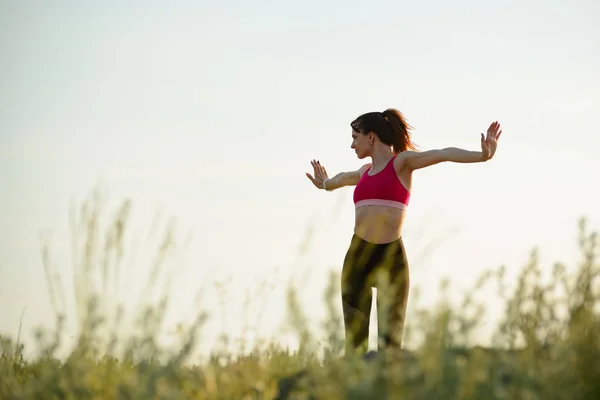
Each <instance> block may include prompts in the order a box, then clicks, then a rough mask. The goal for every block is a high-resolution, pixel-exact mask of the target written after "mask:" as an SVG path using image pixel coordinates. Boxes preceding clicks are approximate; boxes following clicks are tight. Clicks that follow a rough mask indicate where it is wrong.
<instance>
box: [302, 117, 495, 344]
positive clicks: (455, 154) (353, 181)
mask: <svg viewBox="0 0 600 400" xmlns="http://www.w3.org/2000/svg"><path fill="white" fill-rule="evenodd" d="M350 125H351V127H352V145H351V146H350V147H351V148H352V149H354V151H355V152H356V155H357V157H358V158H359V159H364V158H367V157H371V160H372V162H371V163H368V164H365V165H363V166H362V167H361V168H359V169H358V170H356V171H350V172H341V173H339V174H337V175H335V176H334V177H332V178H329V177H328V176H327V171H326V170H325V167H324V166H322V165H321V163H320V162H319V161H315V160H313V161H312V162H311V164H312V166H313V170H314V176H312V175H311V174H309V173H307V174H306V176H307V177H308V178H309V179H310V180H311V182H312V183H313V184H314V185H315V186H316V187H317V188H319V189H324V190H327V191H331V190H335V189H338V188H341V187H344V186H356V187H355V189H354V204H355V226H354V234H353V235H352V239H351V241H350V246H349V248H348V251H347V253H346V256H345V259H344V264H343V268H342V276H341V291H342V307H343V314H344V326H345V335H346V351H348V350H350V351H356V350H358V349H359V348H360V349H363V350H366V347H367V344H368V340H367V339H368V335H369V318H370V314H371V302H372V294H371V288H372V287H376V288H377V308H378V332H379V340H378V348H380V347H381V346H382V345H383V346H385V347H386V348H388V349H390V350H399V349H400V347H401V344H402V333H403V329H404V319H405V313H406V304H407V299H408V291H409V286H410V279H409V268H408V261H407V257H406V253H405V249H404V244H403V241H402V225H403V223H404V218H405V213H406V209H407V207H408V201H409V198H410V192H411V184H412V173H413V171H415V170H417V169H420V168H425V167H429V166H431V165H435V164H438V163H440V162H444V161H450V162H455V163H478V162H485V161H487V160H489V159H491V158H492V157H493V156H494V153H495V152H496V147H497V144H498V139H499V138H500V134H501V133H502V131H501V129H500V125H499V123H498V122H497V121H496V122H493V123H492V124H491V125H490V126H489V128H488V130H487V135H486V136H485V137H484V135H483V133H482V134H481V151H468V150H463V149H459V148H455V147H449V148H445V149H437V150H429V151H424V152H416V151H414V150H415V146H414V144H413V143H412V141H411V138H410V132H409V130H410V129H412V128H411V127H410V126H409V125H408V124H407V123H406V120H405V118H404V116H403V115H402V114H401V113H400V112H399V111H398V110H396V109H393V108H390V109H387V110H385V111H384V112H369V113H366V114H363V115H361V116H359V117H358V118H357V119H356V120H354V121H353V122H352V123H351V124H350ZM380 278H383V281H380V280H379V279H380Z"/></svg>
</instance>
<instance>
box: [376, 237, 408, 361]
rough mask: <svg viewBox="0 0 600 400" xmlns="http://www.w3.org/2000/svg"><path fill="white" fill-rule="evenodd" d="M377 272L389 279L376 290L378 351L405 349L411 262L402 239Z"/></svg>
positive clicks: (390, 248)
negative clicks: (404, 340)
mask: <svg viewBox="0 0 600 400" xmlns="http://www.w3.org/2000/svg"><path fill="white" fill-rule="evenodd" d="M378 270H381V271H383V272H384V274H383V276H384V277H386V278H387V279H388V282H386V283H385V284H384V285H378V286H377V321H378V324H377V325H378V347H379V346H381V345H382V344H383V345H384V346H385V347H386V348H387V349H389V350H392V351H398V350H400V349H401V347H402V334H403V332H404V322H405V319H406V307H407V303H408V292H409V289H410V276H409V268H408V260H407V257H406V252H405V248H404V243H403V242H402V239H399V240H398V241H397V242H394V243H393V244H390V245H389V246H388V249H387V251H386V254H385V259H384V260H382V265H381V266H380V268H378Z"/></svg>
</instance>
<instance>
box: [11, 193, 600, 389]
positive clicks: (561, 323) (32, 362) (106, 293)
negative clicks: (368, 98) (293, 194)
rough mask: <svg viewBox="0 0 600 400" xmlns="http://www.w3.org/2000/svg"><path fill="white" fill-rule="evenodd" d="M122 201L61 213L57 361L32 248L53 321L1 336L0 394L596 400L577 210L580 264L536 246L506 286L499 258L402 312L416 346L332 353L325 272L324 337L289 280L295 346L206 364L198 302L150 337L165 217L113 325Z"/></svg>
mask: <svg viewBox="0 0 600 400" xmlns="http://www.w3.org/2000/svg"><path fill="white" fill-rule="evenodd" d="M130 208H131V206H130V204H129V202H124V203H123V204H122V205H121V207H120V208H118V209H117V212H116V213H115V216H114V217H113V218H112V220H111V222H110V223H109V224H108V225H107V226H106V227H102V226H101V220H102V210H103V205H102V202H101V200H100V197H99V196H98V195H94V196H92V197H91V198H90V199H89V200H88V201H86V202H85V203H84V204H83V206H82V207H81V209H80V210H79V213H78V214H76V213H73V214H72V218H71V229H72V232H73V259H74V267H75V270H74V280H75V291H74V295H75V299H76V306H77V307H76V309H75V312H74V314H75V315H74V318H75V321H76V325H77V327H78V336H77V340H76V342H75V345H74V346H73V348H72V349H70V351H69V354H68V355H67V356H66V357H58V356H57V353H58V350H59V348H60V347H61V342H62V340H63V335H64V329H63V328H64V325H65V319H66V315H65V314H66V312H65V311H64V310H65V307H64V305H65V303H66V301H65V295H64V291H63V289H64V287H63V285H62V284H61V282H60V280H59V276H58V274H57V273H56V270H55V269H54V268H53V267H52V261H51V257H50V255H49V254H50V252H49V249H48V246H44V247H43V248H42V261H43V264H44V267H45V271H46V276H47V281H48V288H49V293H50V300H51V304H52V305H53V307H54V308H55V310H56V321H57V323H56V326H55V328H54V329H53V330H51V331H42V330H40V331H39V332H38V334H37V341H38V343H39V349H40V351H39V352H38V354H37V355H36V356H35V357H33V358H30V359H27V358H26V357H25V356H24V354H25V349H24V346H23V345H22V344H21V343H20V334H21V333H20V331H19V335H18V336H17V338H14V339H13V338H9V337H1V338H0V377H1V378H0V398H1V399H6V400H10V399H78V400H79V399H275V398H297V399H379V398H386V399H465V400H466V399H543V400H552V399H557V400H558V399H570V400H576V399H598V398H600V379H599V378H600V338H599V335H598V332H600V329H599V328H600V318H599V311H600V310H599V305H600V301H599V299H600V297H599V296H600V293H599V285H598V282H597V280H598V276H599V274H600V265H599V263H598V259H597V247H598V237H597V234H596V233H595V232H590V231H589V230H588V228H587V226H586V223H585V220H583V219H582V220H581V221H580V224H579V232H578V240H579V247H580V250H581V256H582V257H581V262H580V263H579V265H578V266H577V267H576V268H574V269H572V272H571V273H568V272H567V268H565V266H563V265H560V264H557V265H555V266H553V269H552V271H553V272H552V274H551V277H550V279H547V280H544V279H542V273H541V272H542V269H543V267H542V266H540V265H539V262H538V259H537V252H536V251H532V253H531V257H530V259H529V260H528V262H527V263H526V265H525V266H524V267H523V268H522V270H521V272H520V276H519V278H518V280H517V282H514V285H513V286H514V287H513V288H512V290H508V286H509V285H508V283H507V282H506V280H505V278H504V274H503V269H502V268H500V269H498V270H497V271H487V272H486V273H484V274H483V275H482V277H481V279H480V280H479V282H478V283H477V285H476V286H475V287H474V288H473V290H470V291H468V293H467V294H466V295H465V297H464V299H463V301H462V302H461V303H460V304H458V306H456V307H454V306H452V305H451V304H450V303H449V302H440V304H439V305H438V306H437V307H434V308H432V309H424V310H420V311H419V312H418V313H417V316H416V318H414V319H413V320H411V321H408V326H407V331H408V332H409V334H410V335H414V336H415V337H417V338H418V341H417V343H418V345H416V347H415V348H414V349H412V350H411V351H405V353H404V354H403V357H402V358H401V359H400V360H397V361H395V362H393V361H391V360H390V359H386V358H385V357H376V358H374V359H372V360H369V361H364V360H363V359H361V358H360V357H358V355H348V356H346V357H343V356H342V354H343V344H342V339H343V336H342V335H343V332H342V331H341V327H342V325H341V319H340V317H339V316H338V315H337V314H336V313H335V309H336V308H337V301H338V295H337V292H336V289H335V287H336V286H335V284H334V283H335V282H336V281H337V277H336V276H332V277H331V281H330V282H331V284H330V286H329V287H328V289H327V292H326V293H325V298H326V301H325V304H324V307H327V310H329V316H330V317H329V319H328V321H326V323H325V324H324V328H325V330H326V332H327V334H326V339H325V340H320V339H319V338H317V337H316V336H315V335H314V334H312V333H311V332H310V331H309V329H307V327H306V326H307V323H306V321H307V318H306V316H304V315H303V314H302V311H301V309H300V307H299V306H298V303H297V299H296V293H295V291H294V288H293V287H290V290H289V291H288V296H287V304H288V315H289V321H290V326H292V327H293V329H294V330H295V332H297V334H298V337H299V338H300V343H301V345H300V347H299V349H298V350H297V351H294V352H292V351H288V350H287V349H285V348H282V347H281V346H278V345H276V344H274V343H259V344H256V345H255V346H254V347H253V348H252V349H250V350H248V351H245V352H239V353H238V354H232V353H231V352H228V351H225V350H219V349H215V351H214V352H213V353H212V354H211V357H210V358H209V359H208V360H206V361H203V362H202V363H194V357H193V354H194V349H195V346H196V345H197V343H198V341H200V340H201V329H202V326H203V324H204V322H205V321H206V319H207V318H208V314H207V313H206V312H205V311H203V310H202V311H199V312H198V313H197V314H196V315H195V316H194V317H193V318H191V319H190V320H191V321H193V322H192V323H191V324H189V325H187V326H186V325H180V326H179V328H178V335H179V336H178V337H179V338H180V342H179V344H178V345H177V346H170V347H165V346H161V345H160V340H159V337H158V332H159V331H160V330H161V329H162V326H163V323H164V319H165V314H166V312H167V310H168V306H169V301H168V300H169V299H168V296H166V295H164V293H165V292H166V291H167V290H166V289H168V286H169V282H171V280H172V277H173V273H175V272H176V269H175V272H173V271H171V273H168V272H166V271H165V268H164V265H165V263H166V261H167V260H168V259H169V257H171V256H173V254H174V251H175V250H176V249H178V248H177V246H176V245H175V240H174V235H173V232H172V229H170V228H169V227H167V229H166V230H165V233H164V235H163V236H162V237H161V238H160V240H159V242H158V243H157V246H156V248H157V251H156V254H154V256H153V257H152V258H151V262H150V265H151V269H150V274H149V279H148V282H147V283H146V284H145V287H144V290H143V291H142V292H141V293H142V294H141V295H140V297H141V298H143V299H148V298H155V301H154V302H147V303H144V302H141V301H140V304H139V306H138V308H137V309H136V310H134V311H135V313H134V315H135V317H136V319H135V320H133V321H132V323H131V326H132V327H134V328H135V329H129V330H124V329H123V328H122V326H123V324H125V322H124V321H125V319H126V318H125V314H126V313H125V309H124V308H123V306H122V305H121V304H117V303H116V302H115V299H116V298H117V297H118V296H116V293H117V289H116V288H117V287H119V285H118V281H119V276H120V275H119V273H120V272H122V271H125V270H127V268H128V263H129V261H128V259H127V257H126V256H127V254H128V252H127V251H126V250H127V249H126V248H125V245H124V243H125V239H124V238H125V236H126V228H127V226H128V225H127V224H128V221H129V220H128V218H129V212H130ZM161 274H163V275H161ZM158 282H163V284H164V286H162V288H163V290H162V291H157V285H158ZM494 282H495V283H496V285H497V286H496V288H497V291H498V295H499V296H500V297H501V298H502V300H503V301H504V304H505V312H504V315H503V317H502V319H501V321H500V322H499V324H498V326H497V328H496V330H495V332H494V336H493V338H494V339H493V342H494V346H493V347H492V348H482V347H478V346H474V345H473V340H472V336H473V331H474V329H475V328H476V327H477V326H478V324H479V323H480V322H481V320H482V318H483V316H484V311H485V310H484V308H483V307H482V306H481V305H480V304H478V303H477V302H475V300H474V299H475V294H476V293H477V292H478V291H481V290H482V289H483V288H484V287H490V285H492V284H493V283H494ZM444 288H446V289H447V285H442V289H444ZM157 293H158V294H157ZM161 293H162V295H161ZM124 332H130V333H128V334H125V333H124ZM299 371H303V372H304V375H302V376H298V379H297V380H296V381H295V382H296V384H295V386H293V388H292V389H291V393H289V394H288V397H284V396H282V389H281V385H282V382H286V380H285V378H286V377H290V376H293V375H294V374H296V373H297V372H299ZM278 396H280V397H278Z"/></svg>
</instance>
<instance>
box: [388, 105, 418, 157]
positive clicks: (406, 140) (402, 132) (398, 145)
mask: <svg viewBox="0 0 600 400" xmlns="http://www.w3.org/2000/svg"><path fill="white" fill-rule="evenodd" d="M382 114H383V117H384V118H385V120H386V121H387V122H388V123H389V124H390V127H391V129H392V133H393V138H392V143H391V145H392V147H393V150H394V153H396V154H398V153H400V152H403V151H406V150H415V144H414V143H413V142H412V140H411V133H410V130H412V129H413V128H412V126H410V125H409V124H408V123H407V122H406V118H404V115H402V113H401V112H400V111H398V110H396V109H395V108H388V109H387V110H385V111H384V112H383V113H382Z"/></svg>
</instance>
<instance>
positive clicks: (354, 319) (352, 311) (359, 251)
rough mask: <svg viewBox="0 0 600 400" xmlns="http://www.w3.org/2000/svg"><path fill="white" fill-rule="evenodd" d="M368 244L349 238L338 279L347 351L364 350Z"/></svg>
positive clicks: (369, 297) (370, 297)
mask: <svg viewBox="0 0 600 400" xmlns="http://www.w3.org/2000/svg"><path fill="white" fill-rule="evenodd" d="M369 247H371V246H369V244H368V243H367V242H365V241H363V240H361V239H360V238H358V237H357V236H356V235H354V236H353V237H352V241H351V243H350V247H349V249H348V251H347V253H346V257H345V258H344V266H343V268H342V276H341V291H342V308H343V313H344V329H345V337H346V353H348V351H352V352H355V351H358V350H359V349H360V350H364V351H365V352H366V350H367V348H368V338H369V319H370V316H371V302H372V300H373V294H372V289H371V282H369V281H368V279H367V278H368V273H369V268H367V266H368V265H367V264H368V261H369V259H370V257H369V256H368V253H369V252H370V251H369V250H370V249H369Z"/></svg>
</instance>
